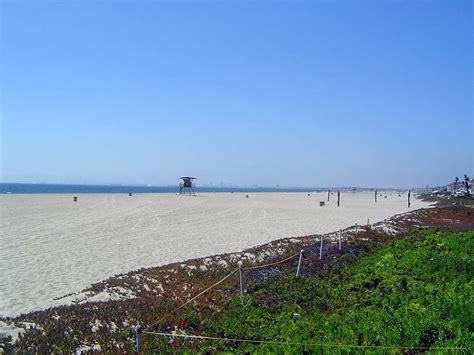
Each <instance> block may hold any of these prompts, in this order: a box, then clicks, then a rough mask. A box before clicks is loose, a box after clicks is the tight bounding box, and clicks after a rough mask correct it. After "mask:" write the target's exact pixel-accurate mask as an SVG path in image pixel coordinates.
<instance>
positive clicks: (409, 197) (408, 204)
mask: <svg viewBox="0 0 474 355" xmlns="http://www.w3.org/2000/svg"><path fill="white" fill-rule="evenodd" d="M408 208H410V190H408Z"/></svg>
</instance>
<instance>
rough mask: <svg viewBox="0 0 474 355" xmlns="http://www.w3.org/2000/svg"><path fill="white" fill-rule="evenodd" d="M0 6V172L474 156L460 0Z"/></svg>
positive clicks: (430, 161) (59, 179)
mask: <svg viewBox="0 0 474 355" xmlns="http://www.w3.org/2000/svg"><path fill="white" fill-rule="evenodd" d="M0 11H1V21H0V22H1V25H0V26H1V64H0V66H1V68H0V69H1V73H0V86H1V87H0V91H1V111H0V114H1V124H0V130H1V132H0V137H1V144H0V157H1V158H0V181H2V182H19V183H22V182H23V183H35V182H42V183H53V184H58V183H61V184H64V183H67V184H96V185H103V184H121V185H127V184H128V185H148V184H153V185H159V186H166V185H172V184H175V183H176V182H177V178H178V177H179V176H182V175H194V176H197V177H199V181H198V184H203V183H204V184H210V183H212V184H215V185H216V186H218V185H220V184H221V183H222V184H226V185H239V186H252V185H258V186H276V185H280V186H286V187H289V186H291V187H312V186H313V187H314V186H321V187H324V186H357V187H382V188H383V187H395V188H413V187H423V186H426V185H430V186H437V185H442V184H446V183H449V182H450V181H452V180H453V179H454V177H455V176H459V177H460V178H461V177H462V176H463V174H468V175H470V176H471V177H472V174H473V173H474V168H473V167H474V160H473V159H474V157H473V154H474V133H473V132H474V126H473V120H472V97H473V96H472V78H473V76H472V74H473V73H472V63H473V62H472V58H473V56H472V33H473V24H472V3H471V2H470V1H453V2H443V1H440V2H437V1H433V2H365V1H360V2H297V3H293V2H291V3H290V2H275V3H272V2H196V3H192V2H189V3H187V2H178V3H174V2H140V1H138V2H133V3H129V2H68V3H66V2H64V3H63V2H48V3H46V2H44V3H41V2H2V3H1V4H0ZM201 186H203V185H201Z"/></svg>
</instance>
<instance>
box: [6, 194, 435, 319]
mask: <svg viewBox="0 0 474 355" xmlns="http://www.w3.org/2000/svg"><path fill="white" fill-rule="evenodd" d="M245 195H246V194H245V193H234V194H231V193H208V194H198V195H197V196H195V197H190V196H179V195H175V194H134V195H133V196H132V197H129V196H128V195H127V194H81V195H77V196H78V202H76V203H74V202H73V195H70V194H67V195H66V194H64V195H63V194H31V195H1V196H0V214H1V219H0V239H1V245H2V247H1V249H0V274H1V275H2V277H1V280H0V315H1V316H13V315H17V314H19V313H23V312H28V311H32V310H39V309H44V308H47V307H50V306H53V305H57V304H59V303H60V301H55V300H54V298H56V297H61V296H64V295H66V294H68V293H71V292H78V291H80V290H82V289H83V288H85V287H87V286H89V285H90V284H92V283H94V282H98V281H101V280H103V279H105V278H107V277H110V276H113V275H115V274H119V273H125V272H127V271H130V270H134V269H138V268H141V267H151V266H158V265H163V264H167V263H171V262H176V261H181V260H186V259H190V258H196V257H203V256H208V255H212V254H218V253H226V252H235V251H240V250H243V249H245V248H248V247H251V246H255V245H259V244H262V243H266V242H269V241H272V240H275V239H279V238H283V237H297V236H303V235H310V234H316V233H326V232H331V231H334V230H337V229H339V228H343V227H347V226H350V225H353V224H355V223H359V224H366V223H367V219H370V222H371V223H374V222H377V221H381V220H383V219H385V218H388V217H390V216H393V215H395V214H398V213H402V212H405V211H408V208H407V202H406V200H407V197H406V194H402V195H401V197H399V196H398V194H396V193H389V192H388V193H383V196H381V197H379V198H378V202H377V203H375V202H374V196H373V193H341V206H340V207H337V205H336V194H334V195H332V196H331V200H330V201H329V202H326V206H324V207H320V206H319V201H326V200H327V193H311V196H307V194H306V193H251V194H249V198H246V197H245ZM384 196H386V198H384ZM427 206H428V204H427V203H425V202H422V201H420V200H417V199H415V198H413V197H412V205H411V208H410V210H414V209H417V208H421V207H427Z"/></svg>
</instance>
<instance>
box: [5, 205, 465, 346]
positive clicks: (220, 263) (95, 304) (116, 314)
mask: <svg viewBox="0 0 474 355" xmlns="http://www.w3.org/2000/svg"><path fill="white" fill-rule="evenodd" d="M471 213H472V210H471V209H469V208H465V207H435V208H428V209H419V210H415V211H410V212H407V213H402V214H399V215H396V216H393V217H391V218H388V219H386V220H384V221H381V222H378V223H375V224H373V225H371V226H369V227H368V226H360V227H359V234H358V235H357V236H356V235H355V229H354V226H352V227H351V228H348V229H346V230H345V231H343V238H344V252H343V253H342V254H341V253H340V252H337V250H336V248H334V246H335V244H337V243H336V238H337V233H330V234H326V235H324V240H325V241H326V242H325V245H324V253H325V255H326V257H325V258H324V260H323V261H322V262H318V263H314V262H310V266H309V268H308V266H305V271H304V273H305V274H306V275H309V276H311V275H320V276H321V277H324V274H325V273H326V272H327V271H328V270H329V269H328V268H331V266H330V265H333V264H334V263H340V262H343V263H344V260H346V259H347V256H349V257H350V258H357V257H358V255H366V253H367V251H368V250H370V248H369V249H367V248H368V246H370V245H377V244H380V243H387V242H389V241H391V240H395V239H397V238H401V237H403V236H404V235H405V234H406V233H407V232H408V231H409V230H411V229H412V228H418V227H428V228H436V229H441V230H459V231H462V230H469V229H473V228H474V221H473V220H472V217H471ZM320 237H321V235H311V236H306V237H300V238H283V239H280V240H275V241H272V242H270V243H266V244H263V245H260V246H256V247H253V248H250V249H247V250H243V251H241V252H238V253H227V254H219V255H214V256H208V257H205V258H197V259H191V260H187V261H183V262H176V263H172V264H167V265H162V266H158V267H153V268H142V269H140V270H136V271H130V272H128V273H125V274H121V275H115V276H114V277H110V278H108V279H106V280H104V281H102V282H99V283H96V284H94V285H92V286H90V287H88V288H86V289H84V290H83V291H81V292H79V293H76V294H73V295H69V296H67V297H69V299H68V301H71V302H72V301H73V299H74V298H75V299H76V301H75V302H72V303H73V304H70V305H64V306H58V307H54V308H49V309H46V310H42V311H36V312H30V313H27V314H22V315H19V316H17V317H14V318H11V317H0V321H2V322H3V323H2V324H1V325H2V326H1V328H2V329H3V331H7V330H8V329H10V333H12V332H13V333H15V332H16V333H15V334H19V333H22V334H30V335H31V334H33V335H34V334H36V333H35V332H37V331H38V330H42V329H45V327H46V325H47V324H49V323H51V322H52V323H53V324H55V323H59V324H61V326H60V329H66V328H68V327H72V328H71V329H73V331H74V332H75V333H77V334H89V333H88V331H87V327H86V328H85V329H82V328H81V327H82V326H81V327H80V328H77V327H78V326H79V324H84V322H83V321H81V323H79V324H77V320H76V321H74V320H73V319H76V318H77V317H79V318H78V319H82V318H84V319H88V320H87V324H90V326H89V332H90V327H92V329H94V328H97V329H99V330H97V334H95V335H94V337H93V338H94V339H96V340H95V341H94V342H91V340H90V339H91V338H90V336H88V337H87V338H84V339H89V340H87V341H84V340H83V341H82V343H81V344H82V345H81V346H83V345H84V346H86V349H87V347H94V346H95V347H96V350H97V349H102V350H105V349H108V350H112V349H114V348H115V346H116V345H117V344H115V343H116V341H117V340H114V341H113V343H112V344H108V345H107V346H108V347H105V344H106V343H107V342H109V343H110V339H111V337H112V338H114V339H115V336H116V335H119V334H120V333H117V332H119V330H120V329H122V330H121V331H122V332H123V331H125V330H126V332H129V330H127V329H130V327H131V325H133V324H135V323H136V322H137V321H140V322H143V323H144V324H145V325H146V324H150V323H151V322H152V321H153V320H156V317H157V315H159V314H163V312H165V313H166V312H169V311H171V310H172V309H174V308H176V307H177V305H179V304H180V303H182V302H184V301H185V300H186V299H189V298H190V297H192V296H193V295H195V294H197V293H198V292H199V291H200V290H202V289H203V288H205V287H207V286H208V285H209V284H211V283H213V282H215V280H218V279H220V278H222V277H223V276H224V275H226V273H228V272H229V270H231V269H234V268H235V267H236V266H237V262H238V261H239V260H242V259H243V260H244V263H245V265H246V266H252V265H259V264H262V263H268V262H274V261H277V260H281V259H282V258H285V257H287V256H288V255H291V254H293V253H294V252H295V251H296V252H297V251H299V250H300V249H301V248H305V250H308V251H310V250H311V249H312V248H313V249H314V248H316V249H318V250H319V247H318V241H319V240H320ZM346 243H348V244H346ZM374 243H375V244H374ZM313 252H314V250H313ZM316 252H317V251H316ZM346 254H347V256H344V255H346ZM311 265H312V266H311ZM295 267H296V265H295V264H294V262H292V263H287V264H284V265H281V267H278V268H276V269H275V268H267V269H266V270H263V272H255V273H252V274H249V275H248V277H250V278H251V279H253V280H262V281H264V280H265V279H267V278H269V277H270V278H272V277H274V276H275V275H276V274H275V273H280V272H290V273H293V272H294V269H295ZM308 273H309V274H308ZM282 275H283V274H282ZM237 284H238V279H232V280H230V283H229V284H228V285H223V286H222V288H221V289H219V290H215V292H214V291H213V292H212V293H211V294H210V295H209V296H208V298H209V297H210V298H211V299H216V300H221V301H222V300H223V299H224V298H225V297H226V296H225V295H228V293H229V292H231V293H235V292H237ZM223 297H224V298H223ZM81 298H82V299H81ZM208 298H207V299H208ZM63 301H64V299H63ZM203 302H205V300H203ZM216 302H217V301H216ZM198 304H199V302H198ZM104 311H105V313H104ZM143 312H145V313H143ZM90 317H92V318H90ZM137 317H138V318H137ZM94 319H95V320H94ZM117 319H121V324H118V323H117ZM71 322H72V323H71ZM73 323H74V324H76V325H74V326H73V325H72V324H73ZM96 323H97V324H100V326H98V325H97V324H96ZM68 324H69V325H68ZM94 324H96V325H94ZM107 324H108V325H107ZM48 327H49V325H48ZM110 327H114V329H115V328H117V330H116V331H115V330H114V331H112V333H110V329H109V328H110ZM81 329H82V330H81ZM107 329H109V330H107ZM49 331H52V330H51V329H49V328H48V330H42V332H43V333H45V332H46V333H48V332H49ZM83 331H85V333H82V332H83ZM31 332H33V333H31ZM95 332H96V331H94V333H95ZM104 332H105V333H104ZM107 334H108V335H107ZM129 336H131V334H129ZM34 337H35V335H34V336H33V338H31V339H34ZM97 337H98V338H97ZM27 339H28V338H27ZM14 340H15V339H13V340H12V342H13V341H14ZM132 343H133V340H131V339H129V340H127V342H126V343H125V344H128V345H131V344H132ZM25 344H26V343H25ZM114 344H115V345H114ZM122 346H126V345H124V344H122V345H120V346H119V348H121V347H122ZM115 349H116V348H115Z"/></svg>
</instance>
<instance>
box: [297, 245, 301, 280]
mask: <svg viewBox="0 0 474 355" xmlns="http://www.w3.org/2000/svg"><path fill="white" fill-rule="evenodd" d="M302 261H303V249H301V251H300V258H299V260H298V268H297V269H296V277H298V276H300V270H301V262H302Z"/></svg>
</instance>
